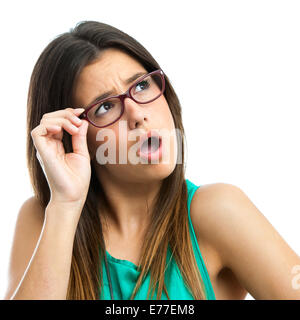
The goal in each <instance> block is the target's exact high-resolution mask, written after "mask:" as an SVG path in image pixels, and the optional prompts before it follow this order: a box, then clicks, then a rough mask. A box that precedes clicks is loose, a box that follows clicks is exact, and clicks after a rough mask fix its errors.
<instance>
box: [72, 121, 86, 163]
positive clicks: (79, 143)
mask: <svg viewBox="0 0 300 320" xmlns="http://www.w3.org/2000/svg"><path fill="white" fill-rule="evenodd" d="M88 126H89V123H88V122H87V121H86V120H82V123H81V125H80V126H79V127H78V129H79V130H78V132H77V133H76V134H73V135H72V147H73V152H74V153H77V154H81V155H83V156H84V157H86V158H90V154H89V150H88V146H87V129H88Z"/></svg>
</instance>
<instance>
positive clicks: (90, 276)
mask: <svg viewBox="0 0 300 320" xmlns="http://www.w3.org/2000/svg"><path fill="white" fill-rule="evenodd" d="M121 124H122V126H121ZM161 129H164V130H165V131H166V132H167V133H170V132H173V131H174V129H176V130H177V132H179V134H178V135H177V134H176V135H170V137H171V138H170V139H169V142H170V143H165V142H164V140H163V134H162V133H161V132H162V131H160V130H161ZM27 130H28V131H27V160H28V168H29V172H30V178H31V183H32V186H33V188H34V196H33V197H31V198H29V199H28V200H27V201H25V203H24V204H23V205H22V207H21V209H20V212H19V215H18V219H17V224H16V230H15V236H14V242H13V246H12V253H11V261H10V269H9V270H10V279H9V286H8V289H7V293H6V296H5V299H244V298H245V296H246V294H247V292H250V293H251V295H252V296H253V297H254V298H255V299H299V298H300V291H299V289H298V290H296V289H295V287H294V286H292V280H293V279H292V277H293V276H294V274H293V273H292V268H293V267H294V266H295V265H300V258H299V256H298V255H297V254H296V253H295V252H294V251H293V250H292V249H291V248H290V247H289V245H288V244H287V243H286V242H285V241H284V240H283V239H282V238H281V237H280V235H279V234H278V233H277V232H276V230H274V228H273V227H272V225H271V224H270V223H269V222H268V221H267V219H266V218H265V217H264V216H263V215H262V214H261V213H260V212H259V210H258V209H257V208H256V207H255V206H254V204H253V203H252V202H251V201H250V200H249V199H248V197H247V196H246V195H245V194H244V192H243V191H242V190H241V189H239V188H238V187H236V186H234V185H231V184H226V183H216V184H209V185H202V186H201V187H200V188H199V185H198V184H195V183H193V182H192V181H190V180H189V179H186V178H185V176H184V172H185V170H184V165H183V164H184V143H183V142H184V140H183V139H181V138H182V137H184V128H183V124H182V118H181V106H180V103H179V100H178V98H177V96H176V93H175V92H174V90H173V88H172V86H171V83H170V81H169V79H168V77H167V75H166V74H165V73H164V72H163V70H162V69H161V68H160V66H159V64H158V63H157V62H156V60H155V59H154V58H153V57H152V56H151V54H150V53H149V52H148V51H147V50H146V49H145V48H144V47H143V46H142V45H141V44H140V43H138V42H137V41H136V40H135V39H133V38H132V37H130V36H129V35H128V34H126V33H124V32H122V31H120V30H118V29H116V28H114V27H112V26H110V25H107V24H104V23H99V22H96V21H86V22H82V23H80V24H78V25H77V26H76V27H75V28H74V29H72V30H71V31H70V32H67V33H64V34H61V35H59V36H58V37H57V38H55V39H54V40H53V41H52V42H51V43H50V44H49V45H48V46H47V47H46V48H45V49H44V51H43V52H42V54H41V55H40V57H39V59H38V61H37V63H36V65H35V67H34V70H33V73H32V77H31V81H30V88H29V94H28V118H27ZM103 133H105V134H106V135H107V137H108V139H105V135H104V134H103ZM135 133H142V135H141V136H140V137H139V139H137V141H135V140H134V139H130V136H131V138H132V135H134V134H135ZM150 135H151V136H150ZM147 138H149V140H147ZM150 140H151V144H150ZM148 141H149V142H148ZM137 143H138V149H135V151H132V150H131V148H132V147H133V146H134V145H136V144H137ZM147 143H149V144H148V145H147ZM155 143H157V145H155ZM124 150H125V152H124ZM103 151H104V152H103ZM162 152H167V153H168V154H169V155H171V157H170V158H169V161H166V162H163V161H162ZM124 155H125V156H129V155H131V159H133V158H135V156H137V155H138V156H139V157H140V159H141V158H142V159H143V160H149V157H150V159H151V160H152V158H155V159H156V160H158V162H156V163H152V162H151V163H149V161H148V162H147V161H146V162H145V161H144V162H138V163H134V162H133V161H125V162H124V161H123V160H124ZM179 158H180V159H181V161H178V160H180V159H179ZM121 159H122V161H120V160H121ZM107 160H109V161H107ZM114 160H116V161H115V162H114ZM197 182H199V181H197Z"/></svg>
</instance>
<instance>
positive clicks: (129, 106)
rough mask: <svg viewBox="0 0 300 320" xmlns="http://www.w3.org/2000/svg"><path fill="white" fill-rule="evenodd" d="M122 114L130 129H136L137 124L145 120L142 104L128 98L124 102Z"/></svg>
mask: <svg viewBox="0 0 300 320" xmlns="http://www.w3.org/2000/svg"><path fill="white" fill-rule="evenodd" d="M124 107H125V110H124V113H125V114H126V118H127V120H128V122H129V126H130V127H132V128H135V127H136V124H137V123H142V122H143V120H144V119H145V108H143V105H142V104H138V103H136V102H135V101H133V100H132V99H130V98H126V99H125V100H124Z"/></svg>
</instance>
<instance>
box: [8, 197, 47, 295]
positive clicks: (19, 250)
mask: <svg viewBox="0 0 300 320" xmlns="http://www.w3.org/2000/svg"><path fill="white" fill-rule="evenodd" d="M44 212H45V210H44V209H43V207H42V206H41V204H40V202H39V201H38V199H37V198H36V197H35V196H31V197H29V198H28V199H26V200H24V202H23V203H22V205H21V206H20V209H19V212H18V215H17V219H16V224H15V230H14V235H13V241H12V245H11V253H10V261H9V268H8V276H9V279H8V288H7V292H6V295H5V298H4V299H9V297H10V296H11V295H12V294H13V292H14V290H15V289H16V287H17V284H18V283H19V282H20V280H21V278H22V276H23V274H24V272H25V269H26V267H27V265H28V263H29V261H30V258H31V256H32V254H33V252H34V249H35V247H36V245H37V242H38V239H39V237H40V234H41V231H42V227H43V223H44Z"/></svg>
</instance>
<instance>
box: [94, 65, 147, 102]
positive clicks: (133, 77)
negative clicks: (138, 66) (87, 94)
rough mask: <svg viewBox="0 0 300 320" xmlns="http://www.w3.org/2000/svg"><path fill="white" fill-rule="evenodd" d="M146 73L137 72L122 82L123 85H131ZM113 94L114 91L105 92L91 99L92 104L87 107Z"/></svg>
mask: <svg viewBox="0 0 300 320" xmlns="http://www.w3.org/2000/svg"><path fill="white" fill-rule="evenodd" d="M147 73H148V72H145V71H144V72H137V73H136V74H134V75H133V76H131V77H130V78H128V79H127V80H125V81H124V83H125V84H130V83H132V82H133V81H135V80H136V79H138V78H139V77H141V76H143V75H145V74H147ZM113 93H114V90H110V91H107V92H105V93H102V94H101V95H100V96H97V97H96V98H94V99H93V101H92V102H90V103H89V104H88V105H91V104H93V103H94V102H96V101H98V100H102V99H105V98H107V97H108V96H110V95H111V94H113Z"/></svg>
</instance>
